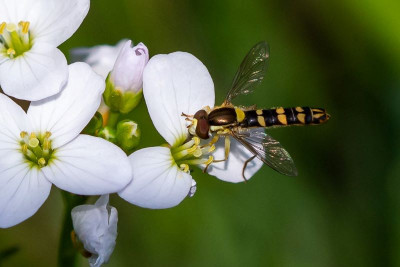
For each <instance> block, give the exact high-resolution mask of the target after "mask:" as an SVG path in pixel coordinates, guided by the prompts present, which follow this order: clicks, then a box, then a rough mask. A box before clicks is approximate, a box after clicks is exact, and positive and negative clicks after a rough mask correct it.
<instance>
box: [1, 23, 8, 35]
mask: <svg viewBox="0 0 400 267" xmlns="http://www.w3.org/2000/svg"><path fill="white" fill-rule="evenodd" d="M6 26H7V23H5V22H3V23H1V24H0V34H3V32H4V29H5V28H6Z"/></svg>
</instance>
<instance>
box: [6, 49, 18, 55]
mask: <svg viewBox="0 0 400 267" xmlns="http://www.w3.org/2000/svg"><path fill="white" fill-rule="evenodd" d="M15 54H16V52H15V50H14V49H13V48H11V47H10V48H8V49H7V55H9V56H14V55H15Z"/></svg>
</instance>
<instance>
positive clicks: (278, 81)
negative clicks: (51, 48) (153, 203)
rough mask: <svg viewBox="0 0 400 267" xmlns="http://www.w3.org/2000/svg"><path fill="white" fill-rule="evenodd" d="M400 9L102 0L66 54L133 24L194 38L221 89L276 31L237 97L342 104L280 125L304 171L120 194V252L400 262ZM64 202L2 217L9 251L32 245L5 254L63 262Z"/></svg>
mask: <svg viewBox="0 0 400 267" xmlns="http://www.w3.org/2000/svg"><path fill="white" fill-rule="evenodd" d="M399 12H400V2H399V1H397V0H382V1H375V0H363V1H361V0H350V1H348V0H338V1H317V0H304V1H286V0H268V1H266V0H252V1H245V0H218V1H214V0H202V1H184V0H174V1H162V0H146V1H133V0H112V1H111V0H93V1H92V3H91V10H90V12H89V15H88V17H87V18H86V20H85V21H84V23H83V24H82V26H81V27H80V29H79V30H78V31H77V33H76V34H75V35H74V36H73V37H72V38H71V39H69V40H68V41H67V42H66V43H64V44H63V45H62V46H61V49H62V50H63V51H64V52H65V53H66V54H68V52H69V50H70V49H72V48H74V47H80V46H94V45H98V44H115V43H117V42H118V41H119V40H120V39H122V38H130V39H132V40H133V41H134V42H135V43H137V42H144V43H145V44H146V45H147V47H148V48H149V50H150V53H151V55H155V54H159V53H170V52H173V51H187V52H190V53H192V54H194V55H195V56H196V57H198V58H199V59H200V60H201V61H202V62H203V63H204V64H205V65H206V66H207V67H208V70H209V71H210V73H211V75H212V77H213V80H214V83H215V88H216V95H217V103H219V102H222V100H223V98H224V95H225V93H226V92H227V90H228V88H229V86H230V84H231V81H232V78H233V76H234V73H235V72H236V69H237V67H238V65H239V64H240V62H241V60H242V58H243V57H244V56H245V54H246V53H247V52H248V50H249V49H250V48H251V47H252V46H253V45H254V44H255V43H257V42H258V41H261V40H266V41H267V42H268V43H269V44H270V47H271V58H270V65H269V70H268V74H267V77H266V79H265V80H264V82H263V83H262V85H261V86H260V87H259V88H258V90H256V92H255V93H254V94H253V95H251V96H246V97H242V98H241V99H239V101H236V103H241V104H249V105H250V104H257V105H258V106H260V107H266V108H267V107H276V106H288V107H290V106H299V105H300V106H306V105H308V106H321V107H325V108H326V109H327V110H328V111H329V113H330V114H331V115H332V118H331V120H330V121H329V123H327V124H326V125H323V126H315V127H296V128H285V129H273V130H270V131H269V133H270V134H271V135H272V136H274V137H275V138H276V139H277V140H279V141H280V142H281V143H282V144H283V145H284V147H285V148H286V149H287V150H288V151H289V152H290V153H291V155H292V157H293V158H294V160H295V162H296V165H297V168H298V170H299V176H298V177H295V178H293V177H286V176H283V175H280V174H278V173H276V172H274V171H273V170H271V169H270V168H268V167H263V168H262V169H261V171H260V172H258V173H257V175H255V176H254V178H253V179H252V180H251V181H250V182H248V183H246V184H244V183H242V184H229V183H225V182H222V181H219V180H217V179H215V178H214V177H211V176H209V175H203V174H202V173H201V172H200V171H199V170H197V171H195V172H194V173H193V176H194V177H195V179H196V181H197V185H198V191H197V193H196V195H195V197H194V198H192V199H187V200H185V201H184V202H183V203H182V204H181V205H179V206H178V207H175V208H172V209H168V210H147V209H142V208H138V207H135V206H133V205H131V204H129V203H127V202H125V201H123V200H121V199H120V198H119V197H118V196H112V198H111V205H113V206H115V207H117V209H118V211H119V226H118V227H119V236H118V239H117V245H116V248H115V251H114V254H113V255H112V257H111V261H110V263H109V265H108V266H110V267H111V266H400V253H399V252H400V217H399V210H400V195H399V192H400V181H399V175H400V153H399V151H400V150H399V149H400V144H399V142H398V137H399V127H400V124H399V121H400V117H399V116H400V32H399V30H400V16H399ZM155 97H156V96H155ZM132 116H133V117H134V118H135V120H137V121H138V122H139V123H140V126H141V127H142V130H143V134H142V135H143V140H142V142H141V147H146V146H154V145H159V144H161V143H162V142H163V140H162V138H161V137H160V136H159V135H158V133H157V132H156V130H155V129H154V127H153V126H152V123H151V120H150V118H149V116H148V114H147V111H146V107H145V104H144V102H142V104H141V105H140V106H139V107H138V108H137V109H136V110H135V111H134V112H133V114H132ZM93 200H94V199H93ZM62 215H63V203H62V198H61V195H60V192H59V190H58V189H56V188H55V187H53V190H52V193H51V196H50V198H49V199H48V200H47V201H46V203H45V204H44V206H43V207H42V208H41V209H40V210H39V212H38V213H37V214H36V215H34V216H33V217H32V218H31V219H29V220H27V221H25V222H24V223H21V224H20V225H18V226H15V227H13V228H10V229H0V251H4V250H5V249H9V248H12V247H14V246H15V247H18V248H19V250H18V252H17V253H15V254H13V255H12V256H10V257H8V258H7V259H4V258H3V259H1V258H0V260H1V261H0V265H1V266H30V267H33V266H55V265H56V263H57V249H58V237H59V233H60V230H61V221H62ZM79 261H80V265H81V266H87V261H86V259H84V258H83V257H80V260H79Z"/></svg>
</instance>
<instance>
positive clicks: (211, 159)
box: [204, 156, 214, 165]
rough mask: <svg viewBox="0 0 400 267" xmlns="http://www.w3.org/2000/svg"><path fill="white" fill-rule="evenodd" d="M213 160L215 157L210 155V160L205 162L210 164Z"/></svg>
mask: <svg viewBox="0 0 400 267" xmlns="http://www.w3.org/2000/svg"><path fill="white" fill-rule="evenodd" d="M213 161H214V157H213V156H209V157H208V160H207V161H206V162H204V164H206V165H210V164H211V163H212V162H213Z"/></svg>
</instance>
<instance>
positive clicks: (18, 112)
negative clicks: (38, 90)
mask: <svg viewBox="0 0 400 267" xmlns="http://www.w3.org/2000/svg"><path fill="white" fill-rule="evenodd" d="M22 131H27V132H30V126H29V123H28V117H27V116H26V113H25V111H23V109H22V108H21V107H20V106H19V105H17V103H15V102H14V101H12V100H11V99H10V98H9V97H7V96H6V95H4V94H1V93H0V152H1V151H2V150H3V149H5V148H10V149H13V150H17V149H20V148H21V147H20V144H19V140H20V139H21V137H20V133H21V132H22Z"/></svg>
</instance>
